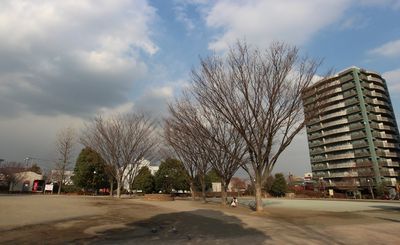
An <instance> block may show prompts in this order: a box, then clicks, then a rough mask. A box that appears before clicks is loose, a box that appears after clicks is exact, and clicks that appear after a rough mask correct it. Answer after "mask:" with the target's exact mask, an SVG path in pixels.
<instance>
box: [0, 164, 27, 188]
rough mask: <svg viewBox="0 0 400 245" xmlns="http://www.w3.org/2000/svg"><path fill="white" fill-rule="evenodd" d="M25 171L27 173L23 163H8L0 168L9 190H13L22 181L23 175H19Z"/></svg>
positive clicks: (0, 173) (0, 174)
mask: <svg viewBox="0 0 400 245" xmlns="http://www.w3.org/2000/svg"><path fill="white" fill-rule="evenodd" d="M23 171H25V168H24V164H22V163H17V162H7V163H3V164H2V165H1V166H0V176H1V179H3V181H4V182H5V184H6V185H7V189H8V190H13V186H14V185H15V184H16V183H18V182H19V181H21V180H22V177H23V175H21V174H19V173H20V172H23Z"/></svg>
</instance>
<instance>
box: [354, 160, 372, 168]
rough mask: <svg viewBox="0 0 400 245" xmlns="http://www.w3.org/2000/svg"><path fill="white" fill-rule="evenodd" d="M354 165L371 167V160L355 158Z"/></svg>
mask: <svg viewBox="0 0 400 245" xmlns="http://www.w3.org/2000/svg"><path fill="white" fill-rule="evenodd" d="M356 167H357V168H367V167H372V162H371V161H358V160H356Z"/></svg>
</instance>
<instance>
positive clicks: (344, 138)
mask: <svg viewBox="0 0 400 245" xmlns="http://www.w3.org/2000/svg"><path fill="white" fill-rule="evenodd" d="M351 139H352V138H351V136H350V135H344V136H339V137H333V138H328V139H326V140H325V144H330V143H337V142H342V141H350V140H351Z"/></svg>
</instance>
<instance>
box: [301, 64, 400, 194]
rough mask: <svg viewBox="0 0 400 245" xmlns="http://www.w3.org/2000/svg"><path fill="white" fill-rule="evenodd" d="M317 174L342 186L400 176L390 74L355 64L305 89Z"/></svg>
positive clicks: (389, 181)
mask: <svg viewBox="0 0 400 245" xmlns="http://www.w3.org/2000/svg"><path fill="white" fill-rule="evenodd" d="M303 104H304V111H305V114H306V117H308V118H309V119H308V120H307V136H308V144H309V149H310V159H311V168H312V172H313V175H314V177H316V178H319V179H320V180H323V182H324V184H325V186H326V187H332V188H334V189H337V190H356V189H358V190H368V189H369V188H371V187H375V188H376V187H377V186H380V185H381V184H385V185H386V186H392V187H394V186H395V185H396V183H397V182H399V180H400V179H399V170H400V168H399V162H400V139H399V131H398V128H397V124H396V119H395V115H394V112H393V107H392V103H391V100H390V97H389V92H388V88H387V86H386V82H385V80H384V79H383V78H382V77H381V76H380V75H379V74H377V73H375V72H371V71H366V70H363V69H360V68H357V67H351V68H349V69H346V70H344V71H342V72H340V73H339V74H337V75H335V76H332V77H329V78H326V79H323V80H321V81H319V82H317V83H315V84H313V85H312V86H311V87H309V88H308V89H307V90H306V91H305V92H304V93H303Z"/></svg>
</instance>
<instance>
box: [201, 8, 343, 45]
mask: <svg viewBox="0 0 400 245" xmlns="http://www.w3.org/2000/svg"><path fill="white" fill-rule="evenodd" d="M350 3H351V2H350V1H349V0H337V1H320V0H307V1H297V0H287V1H280V0H269V1H263V0H252V1H230V0H222V1H218V2H217V3H215V4H214V5H213V6H212V7H211V8H210V10H209V11H208V13H207V15H206V23H207V25H208V26H209V27H211V28H215V29H218V30H221V31H222V34H220V35H217V36H215V38H214V40H213V41H212V42H211V43H210V44H209V48H210V49H214V50H216V51H223V50H225V49H226V48H227V47H228V46H229V44H231V43H232V42H235V41H236V40H237V39H243V38H245V39H246V40H247V41H248V42H250V43H252V44H256V45H258V46H266V45H268V44H269V43H271V42H273V41H282V40H283V41H286V42H289V43H291V44H295V45H302V44H304V43H305V42H306V41H308V40H309V39H310V38H311V37H312V36H313V35H314V34H315V33H316V32H318V31H319V30H321V29H322V28H324V27H326V26H328V25H330V24H333V23H335V22H336V21H338V20H339V19H340V18H341V16H342V15H343V13H344V11H345V10H346V9H347V8H349V5H350Z"/></svg>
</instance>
